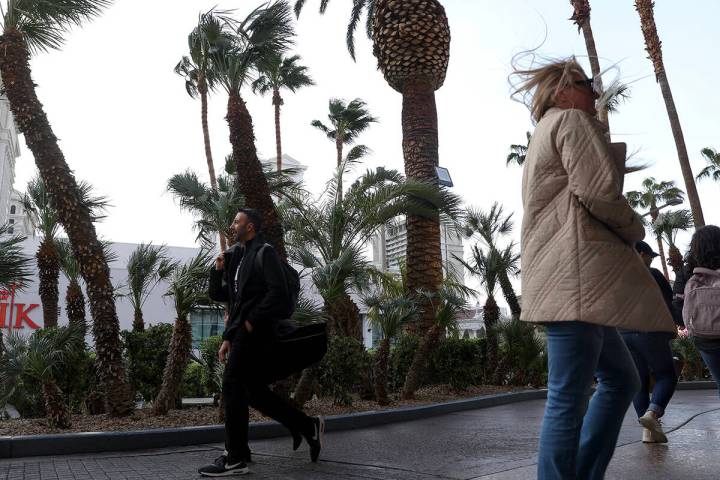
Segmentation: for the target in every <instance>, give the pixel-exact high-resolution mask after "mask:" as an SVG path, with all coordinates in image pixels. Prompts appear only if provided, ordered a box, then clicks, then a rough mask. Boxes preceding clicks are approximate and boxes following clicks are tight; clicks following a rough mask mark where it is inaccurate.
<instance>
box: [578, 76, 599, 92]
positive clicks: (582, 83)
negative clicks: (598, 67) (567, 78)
mask: <svg viewBox="0 0 720 480" xmlns="http://www.w3.org/2000/svg"><path fill="white" fill-rule="evenodd" d="M573 83H574V84H575V85H580V86H583V87H586V88H588V89H589V90H590V91H591V92H593V93H596V92H595V81H594V80H593V79H592V78H586V79H584V80H575V81H574V82H573Z"/></svg>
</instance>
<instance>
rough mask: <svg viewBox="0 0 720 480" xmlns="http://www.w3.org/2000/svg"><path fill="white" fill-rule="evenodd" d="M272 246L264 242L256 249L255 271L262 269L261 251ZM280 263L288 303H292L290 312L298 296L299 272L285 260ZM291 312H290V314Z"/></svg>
mask: <svg viewBox="0 0 720 480" xmlns="http://www.w3.org/2000/svg"><path fill="white" fill-rule="evenodd" d="M268 247H270V248H272V245H270V244H269V243H266V244H265V245H263V246H262V247H260V249H259V250H258V251H257V254H256V256H255V268H256V270H257V271H259V272H262V271H263V252H264V251H265V249H266V248H268ZM280 264H281V265H282V268H283V276H284V277H285V284H286V285H287V290H288V294H289V295H290V304H291V305H292V312H294V311H295V306H296V305H297V301H298V297H299V296H300V274H299V273H298V271H297V270H295V269H294V268H293V267H291V266H290V264H288V263H287V262H283V261H281V262H280ZM292 312H291V314H292Z"/></svg>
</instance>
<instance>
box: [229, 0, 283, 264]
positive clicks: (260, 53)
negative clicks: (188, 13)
mask: <svg viewBox="0 0 720 480" xmlns="http://www.w3.org/2000/svg"><path fill="white" fill-rule="evenodd" d="M291 17H292V15H291V12H290V7H289V6H288V5H287V4H286V3H285V2H282V1H280V2H275V3H271V4H265V5H263V6H261V7H259V8H257V9H255V10H253V11H252V12H251V13H250V14H249V15H248V16H247V18H245V20H243V21H242V22H239V23H238V22H233V23H232V25H233V26H234V27H235V39H234V44H233V47H232V48H231V49H230V50H229V51H223V52H221V55H219V56H218V58H217V61H216V64H217V67H218V73H219V83H220V85H222V86H223V88H224V89H225V90H226V91H227V93H228V106H227V116H226V117H225V118H226V120H227V122H228V127H229V129H230V143H231V144H232V154H233V159H234V160H235V165H236V171H237V172H238V176H237V180H238V185H239V187H240V192H241V193H242V195H243V196H244V197H245V203H246V205H247V206H248V207H250V208H254V209H256V210H258V211H259V212H260V213H261V215H262V216H263V219H264V221H265V227H264V232H265V235H266V238H267V240H268V242H269V243H271V244H272V245H273V246H274V247H275V250H277V252H278V254H279V255H280V257H281V258H282V259H286V258H287V252H286V250H285V241H284V238H283V229H282V225H281V224H280V220H279V218H278V214H277V211H276V209H275V205H274V203H273V200H272V197H271V195H270V190H269V188H268V184H267V181H266V179H265V176H264V175H263V168H262V165H261V163H260V160H258V156H257V150H256V148H255V134H254V133H253V124H252V117H251V116H250V112H249V111H248V109H247V105H246V104H245V101H244V100H243V98H242V91H241V90H242V87H243V86H244V85H245V84H246V83H247V82H248V81H249V79H250V77H251V75H252V74H253V73H254V72H255V71H256V70H257V69H258V66H259V62H260V61H261V59H263V58H267V56H268V55H270V54H271V53H273V52H275V53H278V52H283V51H284V50H285V49H287V47H288V46H290V44H291V43H292V41H293V36H294V30H293V28H292V23H291Z"/></svg>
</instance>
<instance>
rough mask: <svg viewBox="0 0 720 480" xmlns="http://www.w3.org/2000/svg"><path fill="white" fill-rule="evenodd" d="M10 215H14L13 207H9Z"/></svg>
mask: <svg viewBox="0 0 720 480" xmlns="http://www.w3.org/2000/svg"><path fill="white" fill-rule="evenodd" d="M10 215H15V205H10Z"/></svg>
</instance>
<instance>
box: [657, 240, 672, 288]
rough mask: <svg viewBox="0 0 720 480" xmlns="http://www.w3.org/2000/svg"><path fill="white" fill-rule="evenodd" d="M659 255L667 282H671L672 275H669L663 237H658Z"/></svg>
mask: <svg viewBox="0 0 720 480" xmlns="http://www.w3.org/2000/svg"><path fill="white" fill-rule="evenodd" d="M657 244H658V253H659V254H660V263H661V264H662V269H663V275H665V280H667V281H670V275H669V274H668V268H667V261H666V260H665V247H663V242H662V237H657Z"/></svg>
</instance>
